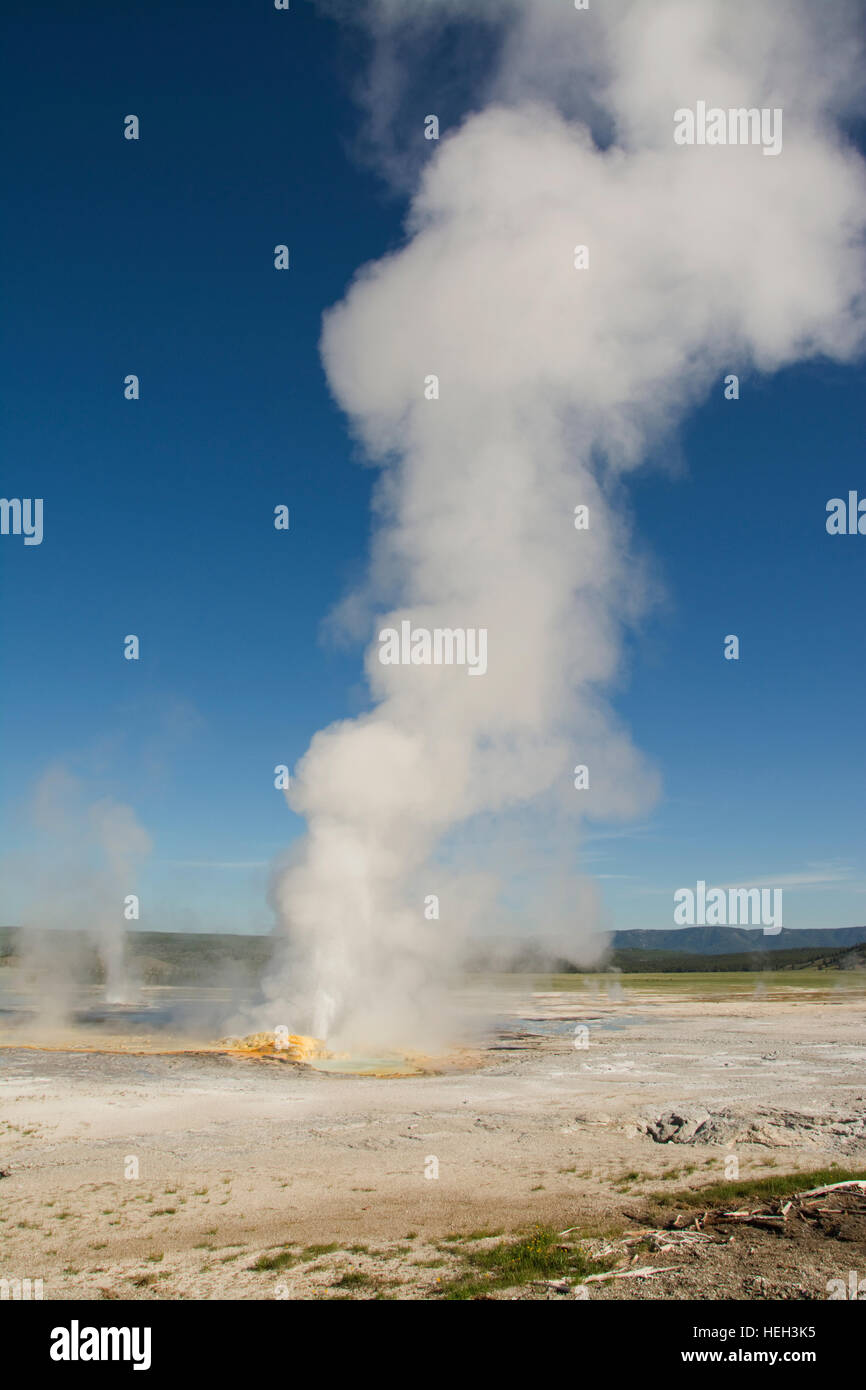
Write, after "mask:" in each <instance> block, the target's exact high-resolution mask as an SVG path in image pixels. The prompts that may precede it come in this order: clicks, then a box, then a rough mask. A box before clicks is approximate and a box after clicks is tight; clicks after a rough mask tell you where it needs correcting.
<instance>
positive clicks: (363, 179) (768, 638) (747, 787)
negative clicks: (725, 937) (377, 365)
mask: <svg viewBox="0 0 866 1390" xmlns="http://www.w3.org/2000/svg"><path fill="white" fill-rule="evenodd" d="M12 10H13V21H12V26H11V28H12V40H11V45H10V47H11V51H12V62H11V64H10V79H9V81H8V83H7V86H6V88H5V91H4V93H3V98H2V99H3V103H4V106H5V108H6V111H5V112H4V116H5V119H6V122H7V126H8V128H9V132H10V133H9V139H8V147H9V149H8V152H7V156H6V162H7V173H6V187H7V205H8V214H7V218H6V219H5V230H4V232H3V243H4V244H3V247H2V250H3V257H4V263H5V265H6V266H7V272H8V273H7V280H8V282H9V283H8V288H7V297H6V298H7V302H6V312H5V316H4V317H5V331H4V335H3V345H2V353H3V364H2V367H3V379H4V382H5V387H6V389H5V392H4V395H5V401H6V405H5V410H4V417H3V434H4V440H3V456H4V471H3V484H2V492H3V495H4V496H7V497H16V496H17V497H42V498H44V504H45V537H44V541H43V544H42V545H41V546H38V547H36V546H34V547H24V546H23V545H22V544H21V540H20V538H16V537H12V536H4V537H0V649H2V695H0V740H2V747H0V759H2V764H0V765H2V769H3V777H2V791H0V813H2V835H3V845H4V848H5V850H6V851H9V852H11V854H12V855H13V861H12V864H13V867H12V868H7V872H6V873H5V874H4V876H3V883H2V890H3V899H2V900H0V920H4V921H5V920H15V919H16V916H17V914H18V913H19V912H20V905H21V902H22V901H23V898H24V897H25V896H26V893H27V890H28V885H27V884H26V883H25V882H22V881H21V878H20V874H16V872H15V870H14V856H15V854H16V853H17V852H18V851H20V850H21V849H22V848H26V846H27V845H28V843H29V841H30V839H31V837H32V833H33V832H32V827H31V825H30V823H29V819H28V810H27V806H28V802H29V800H30V798H31V796H32V792H33V788H34V785H35V784H36V782H37V781H38V779H39V778H40V776H41V775H42V774H43V773H44V772H45V771H46V769H47V768H49V767H50V766H52V765H54V764H57V763H60V764H62V765H64V766H65V767H67V768H68V769H69V770H70V771H71V772H72V773H74V774H75V775H77V776H79V777H80V778H81V779H82V782H83V784H84V787H85V788H86V792H87V795H88V796H89V797H93V798H96V797H100V796H104V795H112V796H114V797H116V798H117V799H118V800H121V801H124V802H127V803H128V804H130V805H131V806H132V807H133V808H134V810H135V812H136V815H137V816H138V818H139V820H140V821H141V823H142V824H143V825H144V826H145V827H146V828H147V829H148V830H149V832H150V834H151V835H152V837H153V840H154V849H153V854H152V857H151V859H150V862H149V863H148V865H147V867H146V869H145V871H144V874H143V877H142V880H141V885H140V891H141V896H142V901H143V904H146V905H147V908H146V911H144V912H143V918H142V923H141V925H142V926H147V927H153V928H164V929H181V928H191V929H198V930H242V931H245V930H267V929H268V928H269V927H270V924H271V916H270V911H269V908H268V905H267V884H268V874H269V868H268V866H269V864H270V863H271V862H272V861H273V859H274V857H275V856H276V855H278V854H279V853H280V852H281V851H282V850H283V849H284V847H285V846H286V844H287V843H288V842H289V841H290V840H291V839H292V837H294V836H296V835H297V834H298V833H299V831H300V830H301V829H302V825H301V822H300V821H299V820H298V819H297V817H295V816H294V815H292V814H291V812H290V811H289V810H288V809H287V807H286V805H285V802H284V800H283V798H282V796H281V795H280V794H279V793H278V792H277V791H275V790H274V787H273V768H274V765H275V764H277V763H287V764H289V765H292V764H293V763H294V761H295V760H296V759H297V758H298V757H299V756H300V755H301V754H302V753H303V751H304V750H305V748H306V746H307V744H308V742H309V739H310V737H311V736H312V734H313V733H314V732H315V730H316V729H318V728H320V727H322V726H323V725H324V724H327V723H328V722H330V721H332V720H334V719H337V718H341V717H343V716H345V715H351V714H354V713H356V712H357V711H358V710H359V709H361V708H363V707H364V703H365V693H364V689H363V686H362V684H361V655H362V654H361V651H360V649H350V650H335V649H334V648H333V647H332V646H328V645H327V644H326V643H323V642H322V641H321V640H320V627H321V623H322V621H323V619H324V618H325V617H326V616H327V614H328V611H329V610H330V608H331V607H332V606H333V604H334V603H335V602H336V601H337V600H338V599H339V598H340V597H341V596H342V595H343V593H344V592H345V591H346V589H347V588H348V587H349V586H351V584H352V583H353V582H354V581H355V580H356V579H357V578H358V577H359V575H360V574H361V573H362V571H363V566H364V560H365V555H366V551H367V544H368V539H369V531H370V513H369V499H370V490H371V485H372V482H373V475H372V473H371V472H370V470H368V469H366V468H364V467H363V466H360V463H359V459H358V457H357V450H356V448H355V446H354V445H353V443H352V440H351V438H350V436H349V433H348V431H347V428H346V425H345V421H344V420H343V419H342V417H341V416H340V414H339V413H338V411H337V410H336V408H335V407H334V405H333V402H332V401H331V398H330V396H329V393H328V389H327V384H326V382H325V378H324V374H323V371H322V368H321V364H320V361H319V357H318V350H317V343H318V336H319V330H320V321H321V315H322V312H323V311H324V310H325V309H326V308H327V307H328V306H329V305H331V304H333V303H334V302H336V301H337V300H338V299H339V298H340V297H341V295H342V294H343V292H344V290H345V287H346V285H347V283H348V281H349V280H350V278H351V277H352V275H353V273H354V272H355V270H356V269H357V267H358V266H359V265H361V264H362V263H363V262H365V261H367V260H370V259H373V258H376V257H378V256H380V255H381V254H382V253H383V252H384V251H386V250H388V249H389V248H390V247H393V246H394V245H395V244H397V243H398V241H399V238H400V236H401V221H402V217H403V213H404V211H405V205H404V203H403V202H402V201H401V199H400V198H399V197H398V196H397V195H395V194H394V193H393V192H391V191H389V190H388V189H387V188H386V187H385V186H384V185H383V183H382V182H381V181H380V180H379V179H378V177H377V176H376V175H375V174H374V173H373V172H371V171H370V169H369V168H367V167H365V166H364V164H363V163H362V162H361V161H359V159H358V157H357V156H358V149H357V131H358V115H357V111H356V109H355V107H354V105H353V103H352V99H351V83H350V80H349V78H350V75H351V66H352V49H351V45H349V46H348V48H347V46H346V42H345V38H344V40H343V42H342V43H338V41H337V34H336V31H335V26H334V25H333V24H331V23H329V22H327V21H325V20H323V19H321V18H319V17H317V15H316V13H315V11H314V10H313V8H312V7H311V6H310V5H307V4H304V3H297V4H296V5H295V6H294V7H293V9H292V11H291V12H290V13H288V14H286V13H281V12H276V11H274V10H272V9H269V8H268V7H267V6H266V5H264V4H262V5H251V4H249V3H246V4H240V3H238V4H208V5H199V6H196V5H186V4H185V5H183V6H180V7H177V6H175V5H173V4H172V5H169V4H159V3H157V4H155V5H149V6H146V7H133V6H124V7H120V9H118V8H116V7H113V6H108V5H95V4H92V5H87V4H85V5H82V6H76V7H75V14H74V16H73V15H72V13H71V11H69V10H68V9H67V7H65V6H56V7H52V6H50V5H49V6H48V7H45V6H42V7H39V8H38V9H35V10H34V9H32V8H29V7H27V6H25V5H23V4H20V5H17V6H14V5H13V7H12ZM49 15H50V17H51V22H50V23H48V22H46V19H47V17H48V16H49ZM425 101H426V94H425V93H419V97H418V102H419V109H420V107H421V106H423V105H424V104H425ZM129 112H135V113H137V114H138V115H139V116H140V119H141V139H140V140H139V141H138V142H129V141H126V140H124V139H123V117H124V116H125V115H126V114H127V113H129ZM282 242H285V243H287V244H288V245H289V246H290V248H291V257H292V268H291V270H290V271H289V272H288V273H285V274H280V273H277V272H275V271H274V269H273V247H274V246H275V244H277V243H282ZM130 372H134V373H136V374H137V375H138V376H139V377H140V380H141V399H140V400H139V401H137V402H128V401H126V400H124V397H123V380H124V377H125V376H126V374H127V373H130ZM863 386H864V372H863V370H862V369H861V368H856V369H854V368H839V367H835V366H832V365H827V364H812V365H810V366H807V367H803V368H798V369H796V370H791V371H787V372H784V373H782V374H781V375H779V376H778V377H777V378H773V379H760V378H749V377H744V378H743V381H742V386H741V399H740V400H739V401H737V402H727V401H725V400H724V399H723V395H722V383H721V382H719V384H718V388H717V390H716V391H715V394H714V395H713V397H712V398H711V399H710V400H708V401H706V402H705V403H704V404H703V405H702V406H701V407H700V409H699V410H697V411H696V412H695V413H694V414H693V415H692V416H691V417H690V418H689V420H688V422H687V425H686V428H685V429H684V430H683V432H682V434H681V437H680V440H679V447H678V450H677V452H676V454H675V455H671V454H665V455H664V457H660V458H656V459H654V460H652V461H650V462H649V463H648V464H647V466H646V467H645V468H644V469H642V470H641V471H640V472H639V473H638V474H635V475H633V476H632V477H631V478H630V480H629V482H628V494H627V495H628V498H629V502H630V506H631V508H632V511H633V517H634V524H635V529H636V533H637V537H638V540H639V545H640V549H641V551H642V552H643V553H644V554H646V555H647V556H648V557H649V559H650V561H651V563H652V566H653V570H654V572H655V574H656V576H657V578H658V579H659V580H660V581H661V583H662V585H663V588H664V598H663V600H662V602H661V603H660V604H659V605H658V606H657V608H656V609H655V611H654V612H653V613H652V614H651V616H650V617H649V618H648V619H647V620H646V621H645V622H644V623H643V625H642V627H641V628H640V630H639V631H638V632H637V633H635V634H633V635H632V636H631V637H630V638H629V640H628V646H627V663H626V669H625V671H624V675H623V680H622V682H621V684H620V686H619V688H618V689H617V690H616V691H615V693H614V704H615V707H616V709H617V711H618V713H619V715H620V716H621V718H622V720H623V721H624V723H625V724H626V725H627V727H628V728H629V729H630V731H631V734H632V737H633V739H634V742H635V743H636V744H637V746H638V747H639V748H640V749H641V750H643V752H644V753H646V754H647V755H648V756H649V757H650V758H651V759H653V760H654V761H655V763H656V765H657V766H658V768H659V770H660V773H661V775H662V779H663V793H662V797H661V799H660V801H659V803H658V805H657V806H656V808H655V810H654V811H653V812H652V814H650V815H649V816H648V817H647V818H646V819H645V820H643V821H641V822H640V824H636V825H633V826H628V825H626V826H623V825H617V826H614V827H605V826H602V825H599V826H596V827H594V828H593V830H592V832H591V834H590V837H589V839H588V840H587V842H586V845H585V853H584V857H583V860H582V862H583V863H584V864H585V866H586V868H587V870H588V871H589V872H591V873H594V874H597V875H599V876H600V878H599V881H600V883H601V885H602V889H603V895H604V902H605V908H606V920H607V923H608V924H609V925H610V926H614V927H619V928H627V927H670V926H671V925H672V906H671V899H672V894H673V891H674V889H675V888H677V887H679V886H681V885H689V884H694V882H695V881H696V879H697V878H704V879H706V880H708V881H711V882H713V883H717V884H760V883H761V882H766V883H768V884H775V885H783V886H784V887H785V924H786V925H787V926H803V927H806V926H809V927H811V926H851V925H860V924H862V923H863V922H864V921H866V896H864V893H866V865H864V852H863V838H862V789H863V779H864V721H863V714H862V708H863V699H862V690H863V684H864V675H866V661H864V653H863V636H862V621H861V615H860V606H859V598H860V595H861V594H862V592H863V588H862V573H863V564H864V547H866V539H864V538H863V537H855V536H849V537H830V536H828V535H827V533H826V530H825V525H824V522H825V505H826V502H827V500H828V498H830V497H834V496H845V495H846V494H847V492H848V490H849V489H858V488H859V489H860V491H861V492H862V493H863V494H866V476H864V469H863V464H862V457H863V452H862V450H863V446H862V441H863V433H864V423H866V420H864V415H866V408H864V392H863ZM279 503H285V504H286V505H287V506H289V508H290V509H291V517H292V524H291V529H290V531H289V532H288V533H284V532H277V531H275V530H274V529H273V526H272V515H273V508H274V506H276V505H277V504H279ZM130 632H134V633H136V634H138V635H139V637H140V640H141V649H142V657H141V660H140V661H139V662H127V661H125V660H123V657H122V642H123V637H124V635H125V634H127V633H130ZM727 633H736V634H738V636H739V637H740V641H741V658H740V660H739V661H738V662H728V661H725V660H724V659H723V656H722V647H723V639H724V636H725V635H726V634H727Z"/></svg>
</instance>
